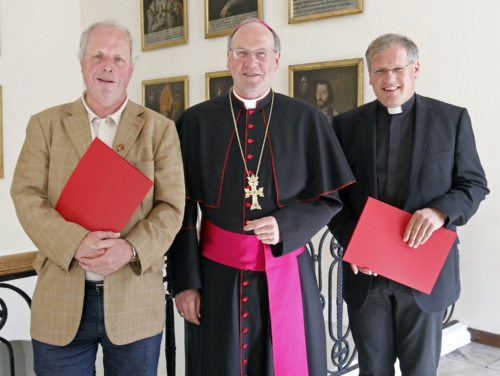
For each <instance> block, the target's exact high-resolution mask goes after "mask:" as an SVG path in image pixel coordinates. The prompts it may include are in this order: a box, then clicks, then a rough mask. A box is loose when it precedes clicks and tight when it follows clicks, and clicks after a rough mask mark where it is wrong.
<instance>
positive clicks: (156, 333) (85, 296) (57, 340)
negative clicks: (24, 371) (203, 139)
mask: <svg viewBox="0 0 500 376" xmlns="http://www.w3.org/2000/svg"><path fill="white" fill-rule="evenodd" d="M79 57H80V65H81V71H82V74H83V79H84V82H85V86H86V91H85V92H84V93H83V95H82V97H81V98H79V99H78V100H76V101H75V102H73V103H67V104H63V105H60V106H56V107H53V108H50V109H48V110H45V111H43V112H41V113H39V114H37V115H34V116H33V117H32V118H31V119H30V121H29V124H28V128H27V131H26V140H25V143H24V146H23V148H22V151H21V154H20V156H19V161H18V164H17V167H16V170H15V174H14V179H13V184H12V189H11V194H12V198H13V200H14V204H15V207H16V211H17V215H18V217H19V221H20V222H21V225H22V226H23V228H24V230H25V231H26V233H27V234H28V236H29V237H30V238H31V240H32V241H33V243H34V244H35V245H36V246H37V247H38V249H39V251H38V255H37V258H36V260H35V263H34V267H35V269H36V271H37V273H38V281H37V285H36V289H35V292H34V295H33V303H32V316H31V336H32V338H33V352H34V366H35V372H36V374H37V375H50V376H56V375H65V376H66V375H78V376H84V375H93V374H94V370H95V354H96V351H97V346H98V344H99V343H100V344H101V346H102V348H103V355H104V357H103V358H104V370H105V373H106V374H107V375H113V376H114V375H141V376H143V375H156V374H157V368H158V358H159V350H160V343H161V336H162V329H163V326H164V323H165V297H164V288H163V282H162V280H163V272H162V271H163V267H164V254H165V252H166V250H167V249H168V248H169V246H170V244H171V242H172V240H173V239H174V237H175V235H176V233H177V231H178V230H179V228H180V226H181V222H182V218H183V212H184V198H185V193H184V177H183V168H182V161H181V155H180V149H179V141H178V137H177V133H176V130H175V125H174V123H173V122H172V121H171V120H169V119H167V118H165V117H163V116H161V115H159V114H157V113H155V112H153V111H151V110H149V109H147V108H145V107H143V106H140V105H138V104H136V103H133V102H132V101H131V100H129V99H128V97H127V93H126V90H127V85H128V82H129V80H130V77H131V76H132V72H133V68H134V62H135V60H136V57H137V53H136V48H135V46H134V43H133V40H132V38H131V35H130V32H129V31H128V30H127V29H125V28H123V27H122V26H120V25H119V24H117V23H116V22H114V21H104V22H98V23H96V24H93V25H91V26H89V28H88V29H87V30H86V31H84V32H83V33H82V36H81V40H80V54H79ZM94 137H99V138H100V139H101V140H102V141H103V142H105V143H107V144H108V145H109V146H110V147H112V148H113V149H114V150H115V151H116V152H117V153H118V154H119V155H121V156H122V157H123V158H125V159H126V160H127V161H129V162H130V163H131V164H132V165H134V166H135V167H136V168H137V169H139V170H140V171H142V172H143V173H144V174H145V175H146V176H148V177H149V178H150V179H151V180H153V182H154V187H153V188H152V189H151V190H150V191H149V193H148V194H147V196H146V197H145V198H144V200H143V201H142V203H141V204H140V206H139V207H138V208H137V210H136V211H135V212H134V214H133V216H132V217H131V219H130V220H129V222H128V223H127V225H126V227H125V228H124V229H123V231H122V232H121V233H113V232H109V231H94V232H90V231H88V230H86V229H85V228H83V227H81V226H80V225H78V224H76V223H72V222H68V221H65V220H64V218H62V217H61V215H60V214H59V213H58V212H57V211H56V210H55V209H54V207H55V205H56V203H57V200H58V198H59V195H60V194H61V191H62V190H63V188H64V185H65V183H66V181H67V180H68V178H69V177H70V175H71V173H72V172H73V170H74V168H75V167H76V165H77V164H78V162H79V160H80V158H81V157H82V155H83V154H84V152H85V151H86V149H87V148H88V146H89V145H90V143H91V141H92V139H93V138H94ZM122 183H123V185H124V186H125V185H126V184H127V182H126V181H124V182H122ZM95 184H99V181H96V182H95Z"/></svg>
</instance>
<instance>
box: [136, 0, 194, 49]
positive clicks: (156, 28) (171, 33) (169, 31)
mask: <svg viewBox="0 0 500 376" xmlns="http://www.w3.org/2000/svg"><path fill="white" fill-rule="evenodd" d="M186 6H187V0H141V46H142V50H143V51H150V50H156V49H158V48H165V47H171V46H177V45H180V44H186V43H187V41H188V26H187V23H188V20H187V7H186Z"/></svg>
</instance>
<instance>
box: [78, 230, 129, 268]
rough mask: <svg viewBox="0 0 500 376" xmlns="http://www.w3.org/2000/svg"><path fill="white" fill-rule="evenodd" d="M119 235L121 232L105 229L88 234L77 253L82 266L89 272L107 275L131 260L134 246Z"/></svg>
mask: <svg viewBox="0 0 500 376" xmlns="http://www.w3.org/2000/svg"><path fill="white" fill-rule="evenodd" d="M119 236H120V234H119V233H114V232H104V231H96V232H91V233H89V234H87V236H86V237H85V238H84V239H83V240H82V242H81V243H80V246H79V247H78V249H77V251H76V253H75V258H76V259H77V260H78V263H79V264H80V266H81V267H82V268H83V269H84V270H86V271H88V272H91V273H95V274H99V275H102V276H105V275H108V274H111V273H113V272H114V271H116V270H118V269H120V268H121V267H122V266H124V265H126V264H127V263H128V262H130V260H131V258H132V254H133V252H132V246H131V245H130V243H129V242H127V241H126V240H124V239H121V238H119Z"/></svg>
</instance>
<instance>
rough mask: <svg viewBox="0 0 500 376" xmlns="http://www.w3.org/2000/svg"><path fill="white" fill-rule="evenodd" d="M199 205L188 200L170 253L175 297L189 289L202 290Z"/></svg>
mask: <svg viewBox="0 0 500 376" xmlns="http://www.w3.org/2000/svg"><path fill="white" fill-rule="evenodd" d="M197 217H198V204H197V203H196V202H195V201H192V200H186V207H185V212H184V221H183V223H182V228H181V230H180V231H179V233H178V234H177V236H176V237H175V240H174V242H173V244H172V246H171V247H170V250H169V252H168V259H169V262H170V270H169V271H170V273H171V278H172V288H173V293H174V296H175V295H176V294H178V293H179V292H181V291H184V290H188V289H200V288H201V287H202V286H201V269H200V250H199V245H198V237H197V231H196V221H197Z"/></svg>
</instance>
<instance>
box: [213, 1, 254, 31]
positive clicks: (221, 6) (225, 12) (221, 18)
mask: <svg viewBox="0 0 500 376" xmlns="http://www.w3.org/2000/svg"><path fill="white" fill-rule="evenodd" d="M252 17H257V18H260V19H262V0H205V38H214V37H219V36H222V35H229V34H230V33H231V32H232V30H233V29H234V27H235V26H236V25H238V24H239V23H240V22H241V21H243V20H246V19H247V18H252Z"/></svg>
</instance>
